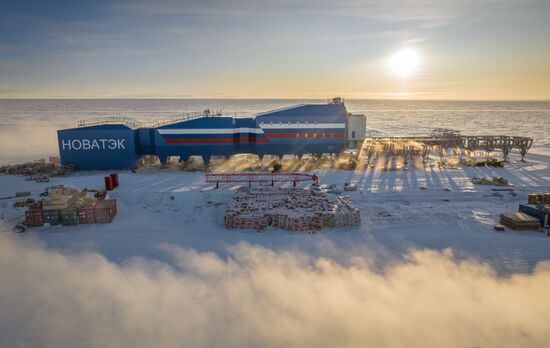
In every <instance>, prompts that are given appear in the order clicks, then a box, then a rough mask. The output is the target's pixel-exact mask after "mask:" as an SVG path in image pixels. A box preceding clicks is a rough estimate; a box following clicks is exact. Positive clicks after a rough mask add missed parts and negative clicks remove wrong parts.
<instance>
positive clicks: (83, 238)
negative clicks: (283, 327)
mask: <svg viewBox="0 0 550 348" xmlns="http://www.w3.org/2000/svg"><path fill="white" fill-rule="evenodd" d="M315 173H316V174H317V175H318V176H319V177H320V181H321V183H326V184H332V183H334V184H337V185H340V186H341V185H343V183H344V182H347V181H352V182H356V183H358V185H359V187H361V188H362V192H360V191H356V192H350V193H349V195H350V196H351V198H352V199H353V201H354V202H355V203H356V205H357V206H358V207H359V208H360V210H361V219H362V225H361V226H360V227H348V228H336V229H325V230H323V231H322V232H321V233H318V234H315V235H309V234H301V233H291V232H286V231H282V230H278V229H267V230H265V231H264V232H262V233H258V232H255V231H251V230H246V231H242V232H240V231H235V230H225V229H224V228H223V216H224V210H225V207H226V204H227V202H228V201H229V200H230V199H231V197H232V195H233V191H234V190H235V189H236V188H237V187H238V186H231V185H225V186H222V187H221V189H219V190H214V189H212V188H213V186H212V185H210V184H206V183H204V174H203V173H200V172H179V171H170V170H144V171H139V172H137V173H132V172H123V173H120V182H121V186H120V187H119V188H117V189H115V190H114V191H112V192H111V193H110V195H111V196H112V197H114V198H116V199H117V202H118V215H117V216H116V218H115V220H114V221H113V223H112V224H105V225H99V224H94V225H80V226H71V227H68V226H51V227H39V228H30V229H28V230H27V232H25V233H24V234H21V235H18V238H22V239H34V238H38V239H40V240H42V241H43V242H45V243H46V245H47V246H48V247H49V248H51V249H55V250H62V251H64V252H68V253H74V252H77V251H82V250H89V251H97V252H99V253H101V254H103V255H105V256H106V257H107V258H108V259H110V260H113V261H115V262H119V263H120V262H124V261H125V260H128V259H129V258H131V257H134V256H141V257H150V258H153V259H159V260H162V261H166V262H170V260H169V259H168V258H167V256H166V253H165V252H164V251H163V250H161V249H159V245H161V244H166V243H168V244H174V245H178V246H181V247H185V248H189V249H194V250H197V251H213V252H215V253H216V254H218V255H220V256H222V257H225V256H227V252H228V247H230V246H232V245H236V244H238V243H240V242H242V241H246V242H248V243H250V244H253V245H260V246H264V247H267V248H271V249H274V250H279V251H284V250H295V251H304V252H306V253H307V254H310V255H314V256H324V257H329V258H332V259H334V260H338V261H342V262H344V261H345V260H344V259H343V257H341V255H344V254H345V255H348V254H349V252H353V251H354V250H357V251H358V252H359V250H362V249H363V248H368V250H369V252H370V253H371V254H370V255H369V257H370V258H373V259H374V260H375V261H376V262H375V263H376V264H377V265H378V266H379V267H381V268H383V267H385V266H386V265H387V264H388V262H392V261H393V260H396V259H399V258H400V257H402V256H403V255H405V254H407V252H408V251H409V250H415V249H436V250H443V249H445V248H452V250H453V251H454V252H455V254H456V255H457V256H458V257H460V258H463V257H464V258H466V257H467V258H473V259H476V260H479V261H484V262H488V263H489V264H491V265H492V266H493V267H494V268H495V269H496V270H497V271H498V272H499V273H500V274H510V273H514V272H529V271H531V270H532V269H533V267H534V266H535V265H536V263H537V262H539V261H542V260H546V259H548V258H550V238H549V237H546V235H545V234H544V233H541V232H514V231H511V230H506V232H496V231H495V230H493V225H494V224H495V223H497V221H498V217H499V214H500V213H503V212H512V211H517V209H518V204H520V203H525V202H526V200H527V193H529V192H534V191H538V192H542V191H550V156H549V155H548V154H544V153H529V154H528V156H527V161H526V162H519V158H518V156H517V155H513V156H512V158H511V163H510V164H508V165H506V166H505V168H485V167H484V168H479V167H474V168H470V167H466V166H460V167H459V168H458V169H443V168H441V169H440V168H438V167H437V166H435V167H433V168H432V167H429V166H427V167H426V168H423V167H422V168H417V169H416V170H414V169H410V170H408V171H393V172H392V171H388V172H384V171H382V172H380V171H373V170H371V169H368V170H366V171H344V170H325V171H316V172H315ZM105 174H106V173H105V172H79V173H77V174H76V175H73V176H70V177H67V178H54V179H53V180H52V181H51V182H50V183H48V184H41V183H34V182H27V181H25V180H24V178H23V177H19V176H1V177H0V197H2V196H8V195H12V194H14V192H15V191H28V190H30V191H32V193H33V195H34V196H35V197H38V194H39V193H40V192H41V191H42V190H43V189H44V187H46V186H47V185H54V184H64V185H67V186H74V187H78V188H85V187H88V188H94V187H95V188H99V187H101V186H102V183H103V176H104V175H105ZM473 176H488V177H492V176H503V177H505V178H507V179H509V180H510V182H511V184H513V185H514V191H513V192H493V191H491V188H492V186H484V185H479V186H477V185H473V184H472V183H471V182H470V179H471V178H472V177H473ZM421 187H425V189H421ZM446 189H447V190H446ZM449 190H450V191H449ZM12 203H13V200H2V201H0V216H2V222H1V226H2V229H4V230H6V231H8V230H11V228H12V227H13V225H14V224H15V223H16V222H17V221H18V220H21V219H22V218H23V209H14V208H11V204H12Z"/></svg>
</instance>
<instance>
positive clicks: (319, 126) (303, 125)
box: [158, 122, 346, 134]
mask: <svg viewBox="0 0 550 348" xmlns="http://www.w3.org/2000/svg"><path fill="white" fill-rule="evenodd" d="M260 126H261V128H244V127H243V128H163V129H158V132H159V134H235V133H255V134H263V131H262V129H330V128H337V129H344V128H346V124H345V123H267V122H264V123H263V124H260Z"/></svg>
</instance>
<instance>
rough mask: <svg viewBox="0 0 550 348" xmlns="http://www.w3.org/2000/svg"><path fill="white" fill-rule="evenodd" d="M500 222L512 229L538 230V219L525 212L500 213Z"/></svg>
mask: <svg viewBox="0 0 550 348" xmlns="http://www.w3.org/2000/svg"><path fill="white" fill-rule="evenodd" d="M500 223H501V224H503V225H505V226H508V227H510V228H511V229H513V230H538V229H539V227H540V221H539V220H538V219H537V218H534V217H532V216H529V215H527V214H525V213H509V214H500Z"/></svg>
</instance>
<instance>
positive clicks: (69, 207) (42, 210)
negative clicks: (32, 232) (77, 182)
mask: <svg viewBox="0 0 550 348" xmlns="http://www.w3.org/2000/svg"><path fill="white" fill-rule="evenodd" d="M42 195H43V196H46V197H48V198H46V199H43V200H42V201H39V202H33V203H32V204H30V205H28V210H27V211H26V212H25V225H26V226H28V227H37V226H43V225H45V224H47V225H64V226H73V225H80V224H92V223H110V222H111V221H113V218H114V217H115V215H116V212H117V210H116V200H115V199H106V191H103V190H87V189H84V190H82V191H79V190H77V189H75V188H70V187H64V186H63V185H57V186H50V187H48V188H46V190H45V192H44V193H43V194H42Z"/></svg>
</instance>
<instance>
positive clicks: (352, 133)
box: [351, 131, 355, 139]
mask: <svg viewBox="0 0 550 348" xmlns="http://www.w3.org/2000/svg"><path fill="white" fill-rule="evenodd" d="M351 138H352V139H355V131H351Z"/></svg>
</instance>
